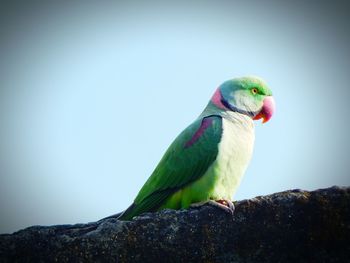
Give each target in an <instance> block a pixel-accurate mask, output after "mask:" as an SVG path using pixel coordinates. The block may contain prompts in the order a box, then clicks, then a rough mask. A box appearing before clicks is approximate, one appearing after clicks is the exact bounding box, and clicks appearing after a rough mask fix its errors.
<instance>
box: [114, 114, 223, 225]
mask: <svg viewBox="0 0 350 263" xmlns="http://www.w3.org/2000/svg"><path fill="white" fill-rule="evenodd" d="M221 136H222V119H221V117H220V116H218V115H211V116H208V117H205V118H202V119H198V120H196V121H195V122H194V123H192V124H191V125H190V126H189V127H187V129H185V130H184V131H183V132H182V133H180V135H179V136H178V137H177V138H176V139H175V140H174V142H173V143H172V144H171V145H170V147H169V148H168V150H167V151H166V152H165V154H164V156H163V158H162V159H161V161H160V162H159V164H158V165H157V167H156V168H155V170H154V172H153V173H152V175H151V176H150V177H149V179H148V180H147V182H146V183H145V184H144V186H143V187H142V189H141V190H140V192H139V193H138V195H137V197H136V198H135V201H134V203H133V204H132V205H131V206H130V207H129V208H128V209H127V210H125V212H124V213H123V214H122V215H121V216H120V217H119V219H121V220H129V219H132V218H133V217H134V216H136V215H139V214H141V213H144V212H153V211H156V210H157V209H158V208H159V207H160V206H161V205H162V204H163V203H164V201H165V200H166V199H167V198H168V197H169V196H171V195H172V194H173V193H175V192H176V191H177V190H179V189H181V188H183V187H184V186H186V185H188V184H189V183H191V182H194V181H196V180H197V179H198V178H200V177H201V176H203V175H204V173H205V172H206V171H207V169H208V168H209V166H210V165H211V164H212V163H213V162H214V161H215V159H216V157H217V154H218V144H219V142H220V140H221Z"/></svg>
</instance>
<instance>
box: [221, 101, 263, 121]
mask: <svg viewBox="0 0 350 263" xmlns="http://www.w3.org/2000/svg"><path fill="white" fill-rule="evenodd" d="M221 103H222V104H223V105H224V106H225V107H226V108H228V109H229V110H231V111H234V112H238V113H241V114H244V115H247V116H249V117H254V116H255V115H257V114H258V112H253V111H246V110H241V109H238V108H237V107H236V106H233V105H231V104H230V103H228V101H226V100H225V99H224V97H222V96H221Z"/></svg>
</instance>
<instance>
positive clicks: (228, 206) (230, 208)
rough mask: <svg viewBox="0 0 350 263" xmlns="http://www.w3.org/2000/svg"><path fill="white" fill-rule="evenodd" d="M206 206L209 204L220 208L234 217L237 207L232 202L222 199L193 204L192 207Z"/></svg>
mask: <svg viewBox="0 0 350 263" xmlns="http://www.w3.org/2000/svg"><path fill="white" fill-rule="evenodd" d="M205 204H209V205H211V206H215V207H218V208H220V209H223V210H224V211H226V212H227V213H229V214H231V215H233V213H234V211H235V206H234V205H233V203H232V202H231V201H230V200H225V199H220V200H216V201H215V200H208V201H205V202H199V203H194V204H191V206H190V207H200V206H202V205H205Z"/></svg>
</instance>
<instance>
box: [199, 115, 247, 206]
mask: <svg viewBox="0 0 350 263" xmlns="http://www.w3.org/2000/svg"><path fill="white" fill-rule="evenodd" d="M222 123H223V134H222V139H221V141H220V143H219V145H218V147H219V152H218V156H217V158H216V160H215V161H214V163H213V164H212V166H211V168H210V169H209V170H208V171H207V173H208V174H206V175H205V176H209V177H212V178H213V188H212V190H211V194H210V198H211V199H229V200H231V199H232V196H233V195H234V193H235V192H236V190H237V188H238V186H239V184H240V182H241V179H242V177H243V175H244V173H245V170H246V168H247V166H248V164H249V161H250V159H251V156H252V152H253V146H254V127H253V125H251V123H250V122H248V123H245V122H235V121H232V120H227V119H225V118H223V122H222Z"/></svg>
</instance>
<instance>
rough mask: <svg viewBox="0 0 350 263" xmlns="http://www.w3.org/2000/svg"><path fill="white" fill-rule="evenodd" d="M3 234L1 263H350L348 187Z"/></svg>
mask: <svg viewBox="0 0 350 263" xmlns="http://www.w3.org/2000/svg"><path fill="white" fill-rule="evenodd" d="M235 205H236V211H235V214H234V216H233V217H232V216H230V215H229V214H228V213H225V212H224V211H222V210H220V209H219V208H216V207H212V206H208V205H204V206H202V207H200V208H193V209H189V210H180V211H175V210H163V211H161V212H158V213H147V214H143V215H142V216H139V217H136V218H134V220H133V221H129V222H121V221H118V220H116V219H113V218H110V219H105V220H101V221H99V222H93V223H88V224H77V225H58V226H49V227H44V226H33V227H29V228H26V229H24V230H20V231H18V232H16V233H13V234H5V235H0V262H350V187H347V188H339V187H332V188H328V189H321V190H317V191H313V192H307V191H300V190H292V191H286V192H282V193H276V194H272V195H268V196H261V197H256V198H253V199H250V200H243V201H239V202H236V203H235Z"/></svg>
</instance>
